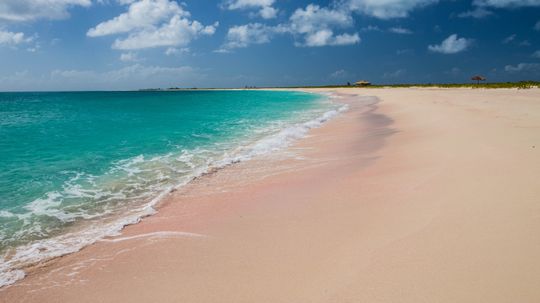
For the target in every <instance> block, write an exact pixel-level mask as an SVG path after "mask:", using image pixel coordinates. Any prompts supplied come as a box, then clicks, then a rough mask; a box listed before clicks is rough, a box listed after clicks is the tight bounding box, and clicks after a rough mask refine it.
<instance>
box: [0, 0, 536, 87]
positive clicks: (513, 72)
mask: <svg viewBox="0 0 540 303" xmlns="http://www.w3.org/2000/svg"><path fill="white" fill-rule="evenodd" d="M477 74H478V75H483V76H485V77H487V80H488V82H500V81H521V80H540V0H467V1H460V0H329V1H317V0H307V1H304V0H214V1H211V0H184V1H176V0H47V1H44V0H0V91H60V90H61V91H64V90H129V89H141V88H158V87H161V88H166V87H243V86H246V85H247V86H302V85H328V84H344V83H347V82H355V81H358V80H364V79H365V80H368V81H371V82H372V83H377V84H392V83H457V82H459V83H463V82H470V78H471V77H472V76H474V75H477Z"/></svg>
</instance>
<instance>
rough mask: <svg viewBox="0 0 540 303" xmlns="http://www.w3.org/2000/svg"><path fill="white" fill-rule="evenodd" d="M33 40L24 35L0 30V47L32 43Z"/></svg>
mask: <svg viewBox="0 0 540 303" xmlns="http://www.w3.org/2000/svg"><path fill="white" fill-rule="evenodd" d="M33 39H34V38H32V37H26V36H25V35H24V33H15V32H10V31H3V30H0V46H2V45H8V46H15V45H19V44H22V43H29V42H32V40H33Z"/></svg>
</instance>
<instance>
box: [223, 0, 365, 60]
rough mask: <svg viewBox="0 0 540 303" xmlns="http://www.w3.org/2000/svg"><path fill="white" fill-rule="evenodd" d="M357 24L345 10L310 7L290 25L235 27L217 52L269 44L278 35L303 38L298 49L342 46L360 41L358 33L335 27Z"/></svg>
mask: <svg viewBox="0 0 540 303" xmlns="http://www.w3.org/2000/svg"><path fill="white" fill-rule="evenodd" d="M352 25H353V18H352V16H351V15H350V14H347V13H346V12H344V11H341V10H332V9H328V8H321V7H320V6H318V5H313V4H310V5H308V6H307V7H306V8H305V9H297V10H296V11H295V12H294V13H293V14H292V16H291V17H290V18H289V22H288V23H286V24H280V25H276V26H267V25H264V24H261V23H250V24H246V25H238V26H233V27H231V28H230V29H229V31H228V33H227V39H226V42H225V43H224V45H223V46H222V48H221V49H219V50H217V52H228V51H230V50H231V49H234V48H242V47H247V46H248V45H251V44H263V43H268V42H270V40H271V39H272V37H273V36H275V35H276V34H286V33H288V34H292V35H294V36H296V37H299V38H300V39H301V42H298V43H296V45H297V46H308V47H318V46H338V45H350V44H356V43H359V42H360V36H359V35H358V34H357V33H352V34H349V33H341V34H336V33H334V28H345V27H351V26H352Z"/></svg>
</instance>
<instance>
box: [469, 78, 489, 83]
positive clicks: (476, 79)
mask: <svg viewBox="0 0 540 303" xmlns="http://www.w3.org/2000/svg"><path fill="white" fill-rule="evenodd" d="M471 80H473V81H476V83H477V84H480V81H486V78H485V77H482V76H474V77H472V78H471Z"/></svg>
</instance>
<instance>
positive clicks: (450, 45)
mask: <svg viewBox="0 0 540 303" xmlns="http://www.w3.org/2000/svg"><path fill="white" fill-rule="evenodd" d="M471 43H472V40H471V39H466V38H458V36H457V34H453V35H450V36H449V37H448V38H446V39H445V40H444V41H443V42H441V44H438V45H430V46H428V49H429V50H430V51H432V52H436V53H441V54H456V53H459V52H462V51H465V50H466V49H467V48H469V46H470V45H471Z"/></svg>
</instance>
